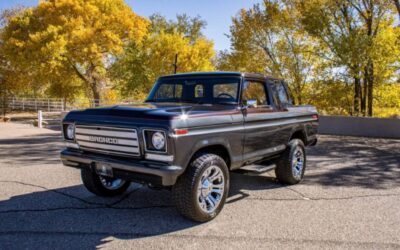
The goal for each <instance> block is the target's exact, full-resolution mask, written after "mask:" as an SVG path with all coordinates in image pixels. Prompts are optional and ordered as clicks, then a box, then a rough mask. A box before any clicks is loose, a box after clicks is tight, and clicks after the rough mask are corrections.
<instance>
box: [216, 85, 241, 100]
mask: <svg viewBox="0 0 400 250" xmlns="http://www.w3.org/2000/svg"><path fill="white" fill-rule="evenodd" d="M237 87H238V85H237V83H219V84H214V87H213V97H214V98H225V99H236V96H237Z"/></svg>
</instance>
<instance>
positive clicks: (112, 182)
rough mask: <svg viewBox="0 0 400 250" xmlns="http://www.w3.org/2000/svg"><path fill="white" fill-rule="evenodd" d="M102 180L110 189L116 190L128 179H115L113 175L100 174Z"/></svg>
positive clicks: (104, 185)
mask: <svg viewBox="0 0 400 250" xmlns="http://www.w3.org/2000/svg"><path fill="white" fill-rule="evenodd" d="M99 178H100V182H101V184H102V185H103V187H105V188H106V189H108V190H116V189H119V188H120V187H122V186H123V185H124V184H125V182H126V181H124V180H121V179H115V178H111V177H104V176H99Z"/></svg>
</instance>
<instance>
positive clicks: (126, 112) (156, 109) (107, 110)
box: [66, 103, 235, 120]
mask: <svg viewBox="0 0 400 250" xmlns="http://www.w3.org/2000/svg"><path fill="white" fill-rule="evenodd" d="M234 109H235V106H234V105H211V104H202V105H200V104H191V103H142V104H134V105H116V106H110V107H101V108H91V109H85V110H76V111H71V112H70V113H68V115H67V116H66V119H67V120H69V119H77V118H78V117H90V116H96V117H110V118H111V117H121V118H128V119H129V118H132V119H158V120H171V119H173V118H175V117H179V116H181V115H183V114H185V115H202V114H204V115H207V113H210V112H211V113H214V112H224V111H229V110H234Z"/></svg>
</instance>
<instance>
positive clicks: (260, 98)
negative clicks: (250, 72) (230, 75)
mask: <svg viewBox="0 0 400 250" xmlns="http://www.w3.org/2000/svg"><path fill="white" fill-rule="evenodd" d="M242 101H243V104H245V105H252V106H254V107H257V106H264V105H268V104H269V103H268V99H267V95H266V92H265V85H264V83H262V82H255V81H246V82H245V83H244V85H243V92H242Z"/></svg>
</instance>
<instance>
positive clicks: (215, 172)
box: [172, 154, 229, 222]
mask: <svg viewBox="0 0 400 250" xmlns="http://www.w3.org/2000/svg"><path fill="white" fill-rule="evenodd" d="M172 191H173V197H174V201H175V204H176V208H177V210H178V211H179V212H180V213H181V214H182V215H183V216H185V217H187V218H189V219H191V220H194V221H198V222H206V221H209V220H212V219H214V218H215V217H216V216H217V215H218V214H219V212H221V210H222V208H223V207H224V204H225V200H226V198H227V196H228V192H229V171H228V167H227V165H226V163H225V161H224V160H223V159H222V158H221V157H219V156H218V155H214V154H202V155H199V156H198V157H196V158H195V159H194V160H193V161H192V162H191V164H190V166H189V167H188V169H187V170H186V172H185V173H184V174H183V175H182V176H181V177H180V178H179V179H178V181H177V183H176V184H175V186H174V187H173V189H172Z"/></svg>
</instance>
